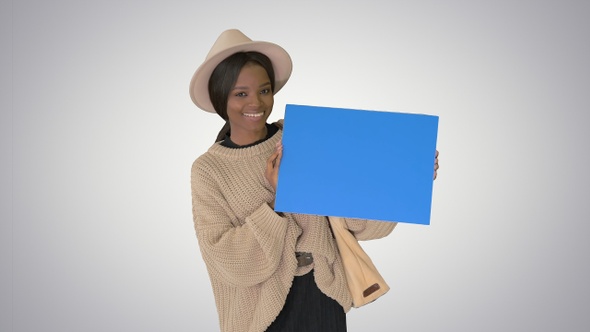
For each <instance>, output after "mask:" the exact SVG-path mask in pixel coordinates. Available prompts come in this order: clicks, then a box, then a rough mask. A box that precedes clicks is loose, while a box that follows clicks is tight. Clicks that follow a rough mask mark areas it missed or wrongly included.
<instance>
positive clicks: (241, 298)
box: [191, 130, 396, 332]
mask: <svg viewBox="0 0 590 332" xmlns="http://www.w3.org/2000/svg"><path fill="white" fill-rule="evenodd" d="M281 138H282V130H279V131H278V132H277V133H276V134H275V135H273V136H272V137H271V138H269V139H268V140H266V141H264V142H262V143H260V144H257V145H254V146H251V147H247V148H241V149H232V148H227V147H224V146H221V145H220V144H219V143H216V144H214V145H213V146H212V147H211V148H209V150H208V151H207V152H206V153H204V154H203V155H201V156H200V157H199V158H197V160H195V162H194V163H193V166H192V172H191V187H192V199H193V217H194V224H195V231H196V234H197V239H198V242H199V247H200V250H201V254H202V256H203V260H204V261H205V264H206V266H207V269H208V272H209V277H210V279H211V285H212V287H213V294H214V296H215V302H216V305H217V311H218V314H219V324H220V327H221V331H224V332H226V331H227V332H229V331H232V332H239V331H249V332H254V331H257V332H258V331H264V330H265V329H266V328H267V327H268V326H269V325H270V324H271V323H272V322H273V321H274V319H275V318H276V317H277V315H278V314H279V312H280V311H281V309H282V307H283V304H284V303H285V299H286V297H287V293H289V289H290V287H291V284H292V281H293V277H294V276H295V275H302V274H305V273H307V272H309V271H310V270H311V269H312V268H313V269H314V277H315V281H316V284H317V285H318V287H319V289H320V290H321V291H322V292H323V293H324V294H326V295H327V296H329V297H331V298H333V299H335V300H336V301H338V303H340V305H342V307H343V308H344V310H345V311H346V312H348V311H349V310H350V308H351V304H352V298H351V295H350V293H349V291H348V289H347V285H346V280H345V276H344V271H343V268H342V263H341V261H340V257H339V255H338V251H337V247H336V244H335V241H334V240H333V238H332V235H331V232H330V228H329V223H328V220H327V218H325V217H321V216H313V215H302V214H289V213H287V214H285V215H284V217H282V216H280V215H279V214H277V213H276V212H275V211H273V209H271V208H270V206H269V205H268V203H269V202H272V201H273V199H274V196H275V194H274V191H273V189H272V187H271V185H270V184H269V183H268V181H267V180H266V178H265V177H264V170H265V167H266V160H267V159H268V157H269V156H270V155H271V154H272V153H273V151H274V148H275V145H276V143H277V142H279V141H280V140H281ZM346 224H347V226H348V228H349V229H350V230H351V231H352V232H353V234H354V235H355V236H356V237H357V238H358V239H359V240H369V239H376V238H380V237H383V236H386V235H388V234H389V233H391V231H392V230H393V228H394V227H395V225H396V224H395V223H391V222H377V221H367V220H359V219H346ZM296 251H303V252H311V253H312V254H313V257H314V263H313V264H312V265H309V266H306V267H303V268H298V267H297V260H296V258H295V252H296Z"/></svg>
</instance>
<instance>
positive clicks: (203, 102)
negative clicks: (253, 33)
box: [189, 29, 293, 113]
mask: <svg viewBox="0 0 590 332" xmlns="http://www.w3.org/2000/svg"><path fill="white" fill-rule="evenodd" d="M250 51H256V52H260V53H262V54H264V55H266V56H267V57H268V58H269V59H270V61H271V62H272V66H273V69H274V72H275V88H274V91H273V94H275V93H277V92H279V90H281V88H282V87H283V86H284V85H285V83H287V80H289V76H291V71H292V69H293V63H292V62H291V57H290V56H289V53H287V51H285V50H284V49H283V48H282V47H280V46H279V45H276V44H273V43H269V42H264V41H252V39H250V38H248V37H247V36H246V35H244V34H243V33H242V32H241V31H239V30H236V29H231V30H226V31H224V32H222V33H221V35H220V36H219V37H218V38H217V40H216V41H215V44H213V47H211V50H210V51H209V54H207V57H206V58H205V61H204V62H203V63H202V64H201V65H200V66H199V68H197V71H196V72H195V74H194V75H193V78H192V80H191V84H190V88H189V92H190V95H191V99H192V100H193V103H195V105H197V106H198V107H199V108H200V109H202V110H204V111H207V112H211V113H215V109H214V108H213V104H211V99H209V78H210V77H211V73H213V70H214V69H215V67H217V65H218V64H219V63H220V62H221V61H223V60H225V58H227V57H228V56H230V55H232V54H234V53H238V52H250Z"/></svg>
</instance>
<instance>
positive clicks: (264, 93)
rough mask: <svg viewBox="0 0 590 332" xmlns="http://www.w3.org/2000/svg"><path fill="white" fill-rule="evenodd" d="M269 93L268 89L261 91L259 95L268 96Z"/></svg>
mask: <svg viewBox="0 0 590 332" xmlns="http://www.w3.org/2000/svg"><path fill="white" fill-rule="evenodd" d="M270 92H271V91H270V89H263V90H262V91H260V94H261V95H267V94H269V93H270Z"/></svg>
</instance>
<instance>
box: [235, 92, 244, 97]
mask: <svg viewBox="0 0 590 332" xmlns="http://www.w3.org/2000/svg"><path fill="white" fill-rule="evenodd" d="M235 96H236V97H246V96H247V95H246V93H245V92H238V93H236V94H235Z"/></svg>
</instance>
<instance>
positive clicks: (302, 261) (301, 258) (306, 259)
mask: <svg viewBox="0 0 590 332" xmlns="http://www.w3.org/2000/svg"><path fill="white" fill-rule="evenodd" d="M295 257H296V258H297V267H302V266H307V265H309V264H311V263H313V256H312V255H311V253H310V252H296V253H295Z"/></svg>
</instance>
